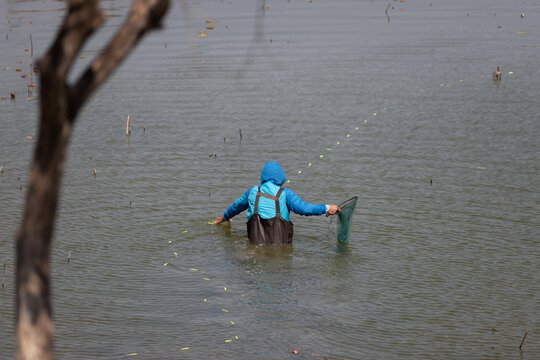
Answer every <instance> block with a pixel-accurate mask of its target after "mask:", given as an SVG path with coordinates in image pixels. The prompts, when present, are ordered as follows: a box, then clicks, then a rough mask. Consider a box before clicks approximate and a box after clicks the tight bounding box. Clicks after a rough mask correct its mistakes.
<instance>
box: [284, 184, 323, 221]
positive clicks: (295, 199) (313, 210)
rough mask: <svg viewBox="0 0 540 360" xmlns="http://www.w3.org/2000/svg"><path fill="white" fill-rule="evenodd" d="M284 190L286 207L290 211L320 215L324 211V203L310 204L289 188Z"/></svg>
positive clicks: (306, 214) (307, 214)
mask: <svg viewBox="0 0 540 360" xmlns="http://www.w3.org/2000/svg"><path fill="white" fill-rule="evenodd" d="M285 190H286V196H287V198H286V200H287V207H288V208H289V210H290V211H292V212H294V213H296V214H299V215H305V216H310V215H322V214H324V213H325V212H326V205H324V204H310V203H307V202H305V201H304V200H302V199H301V198H300V196H298V195H296V194H295V193H294V192H293V191H292V190H291V189H288V188H287V189H285Z"/></svg>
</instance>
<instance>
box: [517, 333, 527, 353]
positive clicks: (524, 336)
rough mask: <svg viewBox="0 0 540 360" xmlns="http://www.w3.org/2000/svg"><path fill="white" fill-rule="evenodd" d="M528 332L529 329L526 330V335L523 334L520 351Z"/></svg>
mask: <svg viewBox="0 0 540 360" xmlns="http://www.w3.org/2000/svg"><path fill="white" fill-rule="evenodd" d="M528 333H529V330H527V331H525V335H523V340H521V344H519V351H521V347H522V346H523V343H524V342H525V338H526V337H527V334H528Z"/></svg>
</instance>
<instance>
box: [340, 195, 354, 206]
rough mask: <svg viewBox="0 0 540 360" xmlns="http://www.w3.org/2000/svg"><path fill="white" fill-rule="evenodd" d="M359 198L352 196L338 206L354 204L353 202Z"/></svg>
mask: <svg viewBox="0 0 540 360" xmlns="http://www.w3.org/2000/svg"><path fill="white" fill-rule="evenodd" d="M357 200H358V196H353V197H352V198H350V199H348V200H345V201H344V202H342V203H341V204H339V205H338V206H339V208H343V207H345V206H348V205H350V204H352V203H353V202H355V201H357Z"/></svg>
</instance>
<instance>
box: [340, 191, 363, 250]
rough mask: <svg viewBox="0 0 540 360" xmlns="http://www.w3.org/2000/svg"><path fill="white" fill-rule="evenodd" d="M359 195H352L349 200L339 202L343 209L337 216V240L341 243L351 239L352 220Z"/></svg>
mask: <svg viewBox="0 0 540 360" xmlns="http://www.w3.org/2000/svg"><path fill="white" fill-rule="evenodd" d="M357 201H358V196H355V197H352V198H350V199H349V200H347V201H344V202H342V203H341V204H339V205H338V206H339V208H340V209H341V211H340V212H339V213H338V216H337V226H336V234H337V240H338V242H339V243H340V244H346V243H347V241H349V235H350V233H351V221H352V215H353V212H354V209H355V208H356V202H357Z"/></svg>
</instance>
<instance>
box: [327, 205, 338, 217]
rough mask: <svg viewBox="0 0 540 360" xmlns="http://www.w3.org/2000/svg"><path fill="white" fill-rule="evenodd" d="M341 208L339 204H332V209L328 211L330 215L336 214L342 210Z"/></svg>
mask: <svg viewBox="0 0 540 360" xmlns="http://www.w3.org/2000/svg"><path fill="white" fill-rule="evenodd" d="M340 211H341V209H340V208H339V206H337V205H330V210H328V213H329V214H330V215H336V214H337V213H338V212H340Z"/></svg>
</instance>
